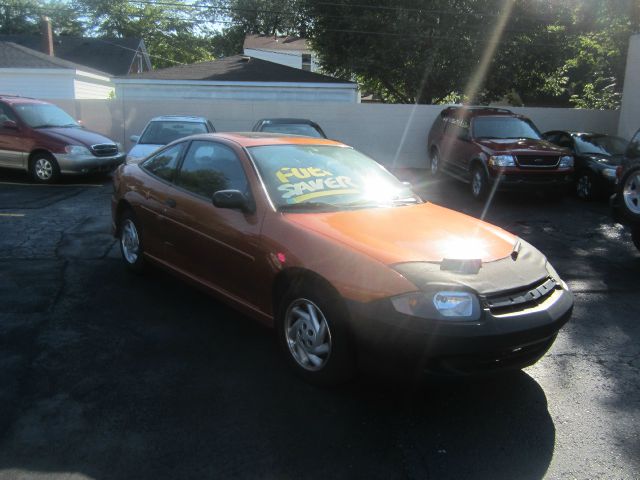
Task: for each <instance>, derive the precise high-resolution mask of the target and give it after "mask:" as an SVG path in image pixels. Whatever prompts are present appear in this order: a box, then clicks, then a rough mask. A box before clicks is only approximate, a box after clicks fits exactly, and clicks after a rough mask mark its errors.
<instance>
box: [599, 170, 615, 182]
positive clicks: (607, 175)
mask: <svg viewBox="0 0 640 480" xmlns="http://www.w3.org/2000/svg"><path fill="white" fill-rule="evenodd" d="M602 176H603V177H604V178H607V179H609V180H615V178H616V169H615V168H605V169H604V170H602Z"/></svg>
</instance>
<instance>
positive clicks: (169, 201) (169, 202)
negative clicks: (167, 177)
mask: <svg viewBox="0 0 640 480" xmlns="http://www.w3.org/2000/svg"><path fill="white" fill-rule="evenodd" d="M164 204H165V205H166V206H167V207H171V208H175V206H176V205H177V203H176V201H175V200H174V199H173V198H167V199H166V200H165V201H164Z"/></svg>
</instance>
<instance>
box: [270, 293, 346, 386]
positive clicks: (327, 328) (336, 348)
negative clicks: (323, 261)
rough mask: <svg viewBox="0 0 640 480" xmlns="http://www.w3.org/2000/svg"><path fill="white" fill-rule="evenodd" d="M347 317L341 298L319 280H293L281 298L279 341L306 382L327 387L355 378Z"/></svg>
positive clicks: (288, 361)
mask: <svg viewBox="0 0 640 480" xmlns="http://www.w3.org/2000/svg"><path fill="white" fill-rule="evenodd" d="M347 316H348V312H347V309H346V307H345V305H344V303H343V301H342V298H340V297H339V296H338V295H337V294H336V293H334V292H333V291H332V290H331V289H329V288H328V287H327V286H325V285H324V284H323V283H322V282H320V281H314V280H304V281H303V282H301V283H296V282H294V283H293V284H292V286H291V287H290V288H289V290H288V291H287V293H286V294H285V295H284V297H283V298H282V301H281V302H280V306H279V308H278V312H277V316H276V335H277V338H278V344H279V346H280V349H281V351H282V353H283V354H284V356H285V359H286V361H287V363H288V364H289V366H290V367H291V368H292V369H293V370H294V372H295V373H296V374H298V375H299V376H300V377H302V378H303V379H304V380H305V381H307V382H309V383H312V384H315V385H320V386H326V387H328V386H336V385H340V384H342V383H345V382H347V381H349V380H351V379H352V378H353V377H354V375H355V371H356V357H355V351H354V349H353V348H352V342H351V339H350V335H349V330H348V328H347V324H346V322H347V318H348V317H347Z"/></svg>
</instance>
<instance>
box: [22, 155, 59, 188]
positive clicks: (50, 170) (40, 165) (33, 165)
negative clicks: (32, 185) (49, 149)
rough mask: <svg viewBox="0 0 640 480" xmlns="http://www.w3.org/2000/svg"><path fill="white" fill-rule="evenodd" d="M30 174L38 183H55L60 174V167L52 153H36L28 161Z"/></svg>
mask: <svg viewBox="0 0 640 480" xmlns="http://www.w3.org/2000/svg"><path fill="white" fill-rule="evenodd" d="M29 171H30V172H31V176H32V177H33V179H34V180H35V181H36V182H38V183H55V182H56V180H58V177H59V176H60V167H59V166H58V162H57V161H56V159H55V158H53V156H52V155H50V154H48V153H38V154H36V155H34V156H33V158H32V159H31V161H30V162H29Z"/></svg>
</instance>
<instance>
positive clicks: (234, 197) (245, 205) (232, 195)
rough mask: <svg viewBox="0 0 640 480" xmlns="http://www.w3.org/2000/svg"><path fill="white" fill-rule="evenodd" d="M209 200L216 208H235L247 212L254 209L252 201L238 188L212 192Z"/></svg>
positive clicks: (251, 211)
mask: <svg viewBox="0 0 640 480" xmlns="http://www.w3.org/2000/svg"><path fill="white" fill-rule="evenodd" d="M211 202H212V203H213V205H214V206H216V207H218V208H232V209H233V208H237V209H239V210H242V211H243V212H247V213H253V212H254V211H255V206H254V205H253V202H251V201H250V200H249V199H248V198H247V197H246V195H245V194H244V193H242V192H241V191H240V190H218V191H217V192H215V193H214V194H213V198H212V199H211Z"/></svg>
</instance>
